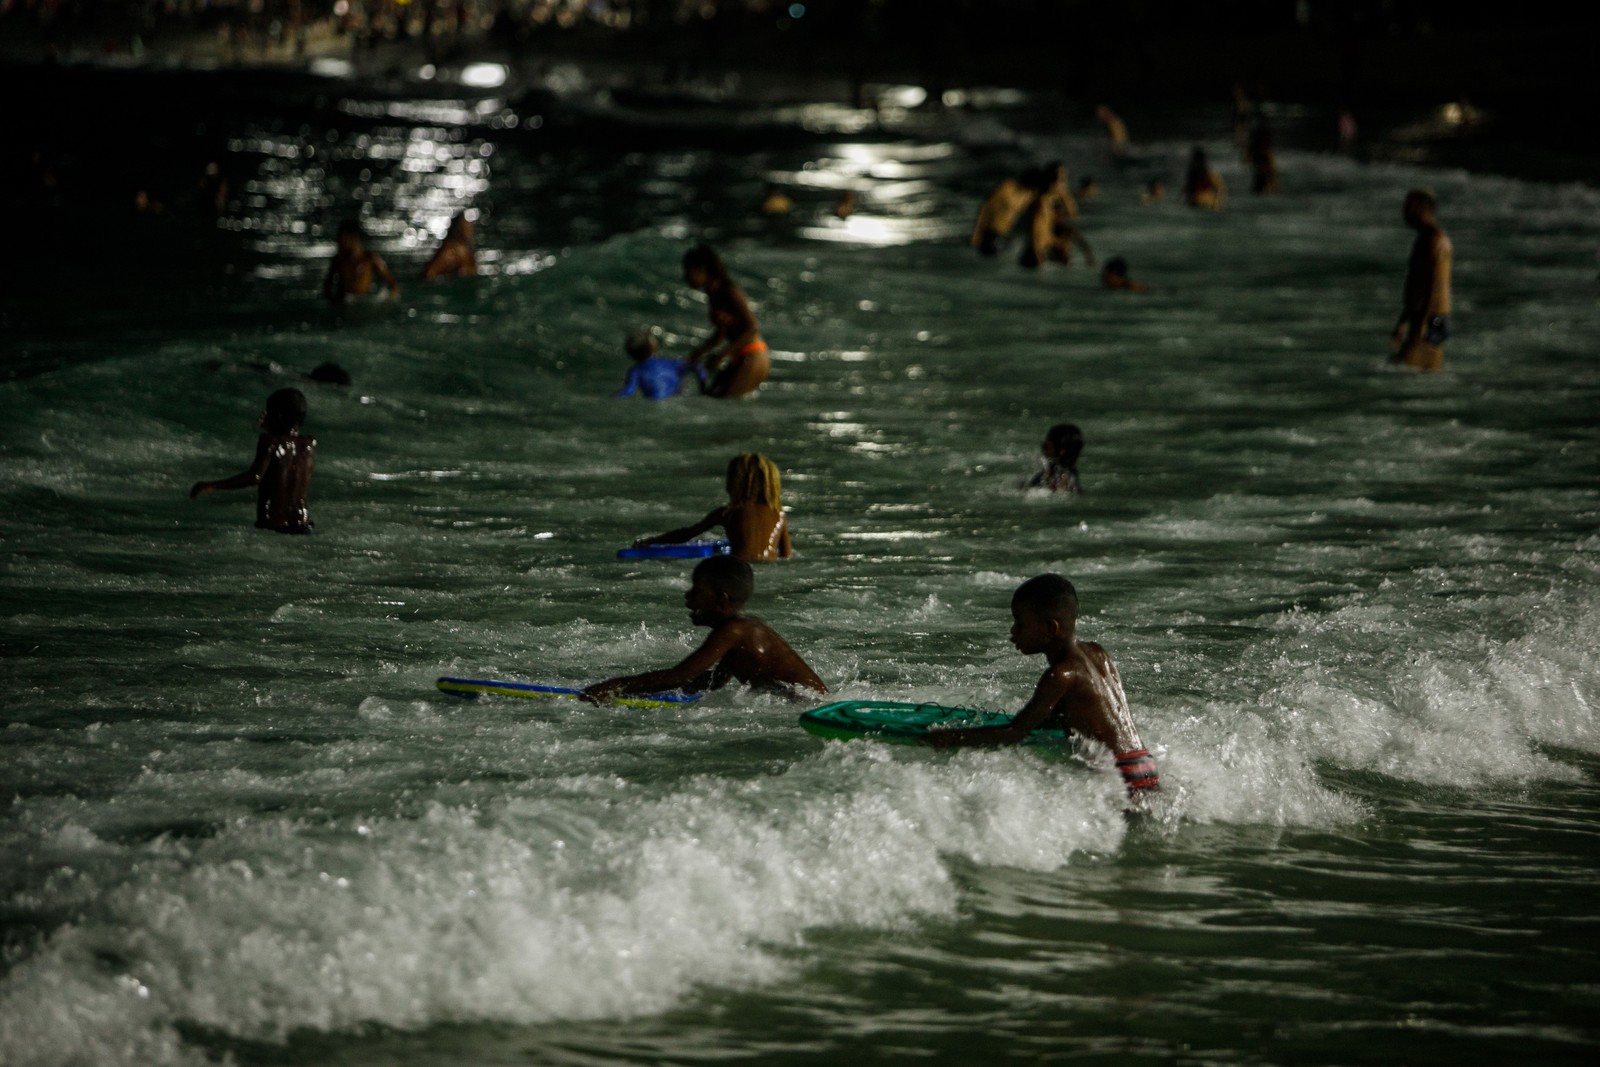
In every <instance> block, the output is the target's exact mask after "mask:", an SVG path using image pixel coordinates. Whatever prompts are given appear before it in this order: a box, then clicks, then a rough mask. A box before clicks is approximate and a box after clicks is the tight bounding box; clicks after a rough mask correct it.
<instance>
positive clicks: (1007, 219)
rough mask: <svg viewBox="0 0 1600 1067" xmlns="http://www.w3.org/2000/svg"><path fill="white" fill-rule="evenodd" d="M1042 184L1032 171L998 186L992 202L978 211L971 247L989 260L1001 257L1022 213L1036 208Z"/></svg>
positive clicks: (991, 198)
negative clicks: (1004, 241)
mask: <svg viewBox="0 0 1600 1067" xmlns="http://www.w3.org/2000/svg"><path fill="white" fill-rule="evenodd" d="M1042 180H1043V178H1042V175H1041V173H1040V172H1039V171H1029V172H1027V173H1026V174H1021V175H1018V176H1017V177H1015V178H1007V179H1006V180H1005V181H1003V182H1001V183H1000V184H999V185H997V186H995V188H994V192H992V193H990V194H989V199H987V200H985V201H984V202H983V206H982V207H981V208H979V209H978V218H977V221H976V222H974V223H973V224H972V236H971V237H970V238H968V239H967V243H968V244H970V245H971V246H972V247H973V248H976V249H977V250H978V251H979V252H981V253H982V254H984V255H986V256H992V255H996V254H998V253H999V251H1000V239H1001V238H1002V237H1005V236H1007V235H1009V234H1010V233H1011V229H1012V227H1013V226H1015V225H1016V224H1017V220H1018V219H1019V218H1021V217H1022V213H1023V212H1024V211H1027V210H1028V208H1029V207H1031V206H1033V202H1034V200H1035V199H1037V198H1038V196H1039V191H1040V187H1041V182H1042Z"/></svg>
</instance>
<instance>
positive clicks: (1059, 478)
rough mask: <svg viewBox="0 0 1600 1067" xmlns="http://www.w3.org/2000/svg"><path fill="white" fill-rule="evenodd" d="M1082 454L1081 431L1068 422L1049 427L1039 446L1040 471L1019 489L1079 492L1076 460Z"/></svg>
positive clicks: (1081, 489) (1080, 489)
mask: <svg viewBox="0 0 1600 1067" xmlns="http://www.w3.org/2000/svg"><path fill="white" fill-rule="evenodd" d="M1082 453H1083V431H1081V430H1079V429H1078V428H1077V427H1076V426H1074V425H1072V423H1070V422H1062V423H1057V424H1056V425H1054V426H1052V427H1050V429H1049V431H1048V432H1046V433H1045V435H1044V442H1043V443H1042V444H1041V445H1040V446H1039V468H1040V469H1039V471H1038V473H1037V474H1035V475H1034V476H1033V477H1032V478H1030V479H1028V481H1027V482H1026V483H1025V484H1024V485H1023V488H1024V489H1033V488H1044V489H1048V490H1050V491H1051V492H1052V493H1055V492H1066V493H1081V492H1083V486H1082V485H1080V484H1079V482H1078V456H1080V455H1081V454H1082Z"/></svg>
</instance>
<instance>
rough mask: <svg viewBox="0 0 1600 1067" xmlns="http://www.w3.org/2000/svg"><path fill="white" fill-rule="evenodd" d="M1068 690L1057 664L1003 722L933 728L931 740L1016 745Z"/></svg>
mask: <svg viewBox="0 0 1600 1067" xmlns="http://www.w3.org/2000/svg"><path fill="white" fill-rule="evenodd" d="M1066 693H1067V680H1066V679H1065V678H1063V677H1062V676H1061V672H1060V671H1057V670H1055V669H1054V668H1052V669H1050V670H1048V671H1045V672H1044V677H1042V678H1040V679H1039V684H1038V686H1036V687H1035V688H1034V690H1033V696H1032V697H1030V698H1029V699H1028V702H1027V703H1026V704H1024V705H1023V706H1022V710H1021V711H1019V712H1017V714H1016V715H1015V716H1013V717H1012V719H1011V721H1010V722H1009V723H1006V724H1005V725H1004V726H974V727H972V728H971V729H967V730H934V731H933V732H931V733H929V734H928V737H927V741H928V744H929V745H931V746H933V747H934V748H965V747H968V746H972V745H1014V744H1016V743H1017V742H1018V741H1021V740H1022V739H1023V738H1024V737H1027V736H1028V735H1029V734H1030V733H1032V732H1033V731H1034V729H1035V728H1036V727H1037V726H1039V724H1040V723H1042V722H1044V721H1045V719H1047V718H1049V716H1050V711H1051V709H1052V708H1054V707H1055V706H1056V705H1057V704H1058V703H1060V701H1061V698H1062V697H1064V696H1065V695H1066Z"/></svg>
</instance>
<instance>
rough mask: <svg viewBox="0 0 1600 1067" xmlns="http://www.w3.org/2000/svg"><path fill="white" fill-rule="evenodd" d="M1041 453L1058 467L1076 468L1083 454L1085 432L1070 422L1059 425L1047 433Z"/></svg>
mask: <svg viewBox="0 0 1600 1067" xmlns="http://www.w3.org/2000/svg"><path fill="white" fill-rule="evenodd" d="M1039 451H1040V452H1041V453H1043V454H1044V456H1045V458H1046V459H1049V460H1051V461H1053V462H1054V463H1056V465H1058V466H1061V467H1076V466H1077V465H1078V457H1079V456H1080V455H1082V454H1083V431H1082V430H1080V429H1078V428H1077V427H1076V426H1074V425H1073V424H1072V423H1070V422H1060V423H1057V424H1056V425H1054V426H1052V427H1050V429H1049V430H1048V431H1047V432H1046V433H1045V435H1044V442H1043V443H1042V444H1041V445H1040V446H1039Z"/></svg>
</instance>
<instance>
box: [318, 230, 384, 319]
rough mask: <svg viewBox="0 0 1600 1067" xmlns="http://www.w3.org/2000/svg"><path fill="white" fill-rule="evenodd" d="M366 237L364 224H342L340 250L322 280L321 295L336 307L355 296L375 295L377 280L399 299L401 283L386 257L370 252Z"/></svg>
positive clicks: (329, 263)
mask: <svg viewBox="0 0 1600 1067" xmlns="http://www.w3.org/2000/svg"><path fill="white" fill-rule="evenodd" d="M366 242H367V235H366V233H365V232H364V231H363V230H362V229H361V224H360V223H359V222H356V221H354V220H351V219H347V220H346V221H344V222H341V223H339V249H338V251H336V252H335V253H334V254H333V258H332V259H331V260H330V261H329V262H328V272H327V273H326V274H324V275H323V276H322V295H323V296H324V297H326V298H327V299H328V300H329V301H331V302H333V303H335V304H342V303H344V302H345V300H346V299H348V298H349V297H352V296H366V295H367V294H368V293H371V292H372V282H373V279H374V278H377V279H378V280H380V281H382V282H383V284H384V285H385V286H387V287H388V289H389V295H390V296H391V297H395V296H399V295H400V283H399V282H397V281H395V280H394V275H393V274H391V273H389V265H388V264H387V263H385V262H384V261H383V257H382V256H380V255H378V253H376V252H374V251H372V250H371V249H369V248H367V243H366Z"/></svg>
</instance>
